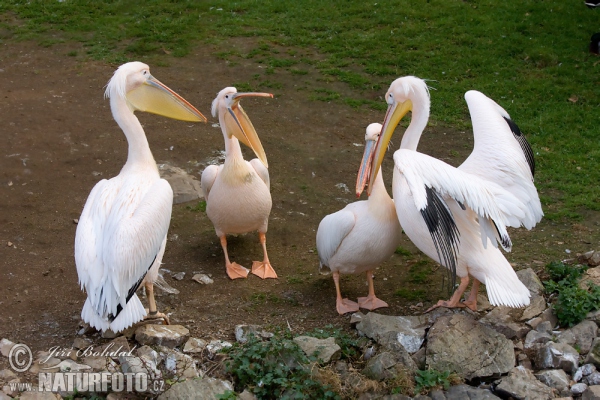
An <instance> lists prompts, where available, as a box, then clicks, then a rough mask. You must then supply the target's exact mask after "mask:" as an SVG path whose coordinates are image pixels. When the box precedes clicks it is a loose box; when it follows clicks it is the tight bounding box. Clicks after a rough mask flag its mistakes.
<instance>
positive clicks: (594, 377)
mask: <svg viewBox="0 0 600 400" xmlns="http://www.w3.org/2000/svg"><path fill="white" fill-rule="evenodd" d="M583 383H585V384H586V385H588V386H596V385H600V372H598V371H594V372H592V373H591V374H589V375H588V376H585V377H583Z"/></svg>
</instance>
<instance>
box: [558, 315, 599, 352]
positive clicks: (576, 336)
mask: <svg viewBox="0 0 600 400" xmlns="http://www.w3.org/2000/svg"><path fill="white" fill-rule="evenodd" d="M597 331H598V326H597V325H596V323H595V322H592V321H583V322H580V323H578V324H577V325H575V326H574V327H572V328H569V329H567V330H565V331H563V332H562V333H561V334H560V335H558V338H557V341H558V343H567V344H569V345H571V346H573V347H579V353H580V354H582V355H583V354H587V353H588V352H589V351H590V348H591V347H592V341H593V340H594V338H595V337H596V333H597Z"/></svg>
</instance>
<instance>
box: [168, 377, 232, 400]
mask: <svg viewBox="0 0 600 400" xmlns="http://www.w3.org/2000/svg"><path fill="white" fill-rule="evenodd" d="M228 390H230V391H233V385H232V384H231V383H230V382H227V381H222V380H220V379H215V378H208V377H205V378H195V379H188V380H186V381H185V382H182V383H176V384H175V385H173V386H171V387H170V388H169V390H167V391H166V392H164V393H163V394H161V395H160V396H158V400H213V399H216V398H217V396H218V395H221V394H223V393H225V392H226V391H228Z"/></svg>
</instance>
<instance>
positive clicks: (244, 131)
mask: <svg viewBox="0 0 600 400" xmlns="http://www.w3.org/2000/svg"><path fill="white" fill-rule="evenodd" d="M244 97H271V98H273V95H272V94H271V93H254V92H252V93H250V92H249V93H235V94H234V95H233V96H232V98H231V102H230V104H229V106H228V107H227V111H228V112H229V114H227V115H226V116H225V124H226V129H227V132H230V133H231V134H232V135H233V136H235V137H236V138H237V139H238V140H239V141H240V142H242V143H244V144H245V145H246V146H248V147H250V148H251V149H252V151H254V154H256V156H257V157H258V159H259V160H260V161H261V162H262V163H263V164H264V165H265V167H267V168H268V167H269V164H268V163H267V156H266V155H265V150H264V149H263V146H262V143H261V142H260V139H259V138H258V134H257V133H256V130H255V129H254V126H252V122H250V118H248V115H246V113H245V112H244V109H243V108H242V106H241V105H240V104H239V102H240V100H241V99H242V98H244Z"/></svg>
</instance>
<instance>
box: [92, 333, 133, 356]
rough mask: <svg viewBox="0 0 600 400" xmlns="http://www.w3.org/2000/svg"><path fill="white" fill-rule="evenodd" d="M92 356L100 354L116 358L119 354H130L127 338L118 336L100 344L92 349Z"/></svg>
mask: <svg viewBox="0 0 600 400" xmlns="http://www.w3.org/2000/svg"><path fill="white" fill-rule="evenodd" d="M92 355H94V356H102V357H111V358H113V359H115V360H116V359H117V358H119V357H121V356H130V355H131V348H130V347H129V342H127V338H125V337H124V336H119V337H118V338H116V339H114V340H112V341H110V342H108V343H106V344H105V345H102V346H100V347H98V348H94V349H93V354H92Z"/></svg>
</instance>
